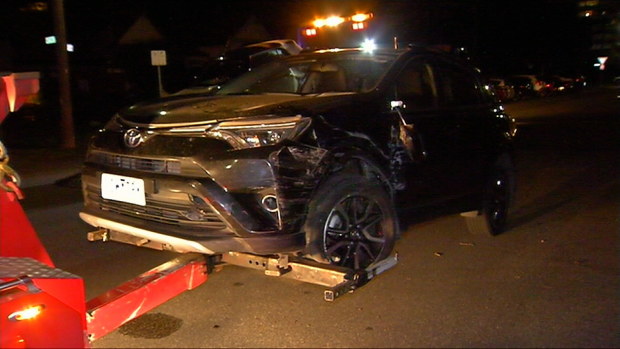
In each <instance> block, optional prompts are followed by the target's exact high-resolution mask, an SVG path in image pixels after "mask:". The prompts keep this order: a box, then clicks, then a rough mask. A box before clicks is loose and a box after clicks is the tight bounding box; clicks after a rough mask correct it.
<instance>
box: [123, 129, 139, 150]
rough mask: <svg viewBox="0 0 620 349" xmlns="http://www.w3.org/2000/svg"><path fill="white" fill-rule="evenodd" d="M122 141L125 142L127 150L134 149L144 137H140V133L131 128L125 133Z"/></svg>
mask: <svg viewBox="0 0 620 349" xmlns="http://www.w3.org/2000/svg"><path fill="white" fill-rule="evenodd" d="M123 141H125V145H126V146H127V148H135V147H137V146H139V145H140V144H141V143H142V142H143V141H144V137H143V136H142V133H140V131H138V130H137V129H135V128H131V129H129V130H127V131H125V134H124V135H123Z"/></svg>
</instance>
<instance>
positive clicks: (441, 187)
mask: <svg viewBox="0 0 620 349" xmlns="http://www.w3.org/2000/svg"><path fill="white" fill-rule="evenodd" d="M440 98H441V97H440V90H439V89H438V85H437V78H436V72H435V67H434V65H433V64H432V60H431V59H430V57H415V58H412V59H411V60H409V61H408V62H407V63H406V64H405V65H404V67H403V68H402V69H401V70H400V71H399V73H398V74H397V76H396V78H395V83H394V94H393V100H392V101H391V104H392V113H395V114H396V119H398V120H399V122H400V125H399V127H398V134H397V135H396V136H397V138H398V140H397V143H398V144H399V145H400V149H401V151H400V154H399V153H397V154H395V159H393V162H394V163H395V164H394V165H395V167H397V170H398V171H397V172H399V173H400V176H401V177H400V180H401V183H404V184H405V190H404V191H403V195H401V196H400V197H399V198H398V199H399V200H398V201H399V204H400V206H418V205H427V204H431V203H437V202H441V201H445V200H446V199H449V198H451V197H452V196H453V195H454V194H455V192H454V187H455V185H454V183H455V181H457V180H458V178H459V172H458V170H459V163H460V159H459V158H458V157H459V154H460V152H459V147H460V144H459V140H460V137H459V134H458V133H459V131H460V130H459V124H458V121H459V120H458V118H456V117H455V115H454V114H452V113H449V112H447V110H446V108H445V107H444V106H442V105H441V104H440ZM402 153H404V155H403V154H402Z"/></svg>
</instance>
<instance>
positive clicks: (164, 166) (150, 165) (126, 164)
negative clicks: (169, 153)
mask: <svg viewBox="0 0 620 349" xmlns="http://www.w3.org/2000/svg"><path fill="white" fill-rule="evenodd" d="M87 161H89V162H93V163H97V164H102V165H106V166H113V167H119V168H124V169H127V170H136V171H146V172H157V173H168V174H180V173H181V162H180V161H178V160H160V159H145V158H135V157H130V156H124V155H117V154H109V153H101V152H93V153H91V154H89V156H88V159H87Z"/></svg>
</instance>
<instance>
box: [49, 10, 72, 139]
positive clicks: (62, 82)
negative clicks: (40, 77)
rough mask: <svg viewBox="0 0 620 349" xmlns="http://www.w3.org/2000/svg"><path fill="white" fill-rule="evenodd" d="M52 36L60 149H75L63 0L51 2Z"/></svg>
mask: <svg viewBox="0 0 620 349" xmlns="http://www.w3.org/2000/svg"><path fill="white" fill-rule="evenodd" d="M52 11H53V12H52V13H53V15H54V35H56V39H57V42H56V60H57V64H58V65H57V70H58V91H59V94H60V95H59V98H60V132H61V138H62V139H61V147H62V148H68V149H73V148H75V132H74V129H73V106H72V104H71V83H70V80H69V56H68V54H67V30H66V27H65V6H64V4H63V0H53V6H52Z"/></svg>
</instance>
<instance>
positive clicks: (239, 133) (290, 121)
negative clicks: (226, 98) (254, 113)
mask: <svg viewBox="0 0 620 349" xmlns="http://www.w3.org/2000/svg"><path fill="white" fill-rule="evenodd" d="M309 125H310V119H309V118H304V117H302V116H300V115H297V116H290V117H278V118H261V119H248V120H235V121H225V122H222V123H220V124H218V125H217V126H215V127H213V128H211V129H209V130H208V131H207V135H208V136H210V137H214V138H218V139H222V140H225V141H226V142H228V143H229V144H230V145H231V146H232V147H234V148H236V149H245V148H256V147H263V146H267V145H274V144H276V143H279V142H281V141H283V140H285V139H294V138H295V137H297V136H298V135H300V134H302V133H303V132H304V131H305V130H306V129H307V128H308V126H309Z"/></svg>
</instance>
